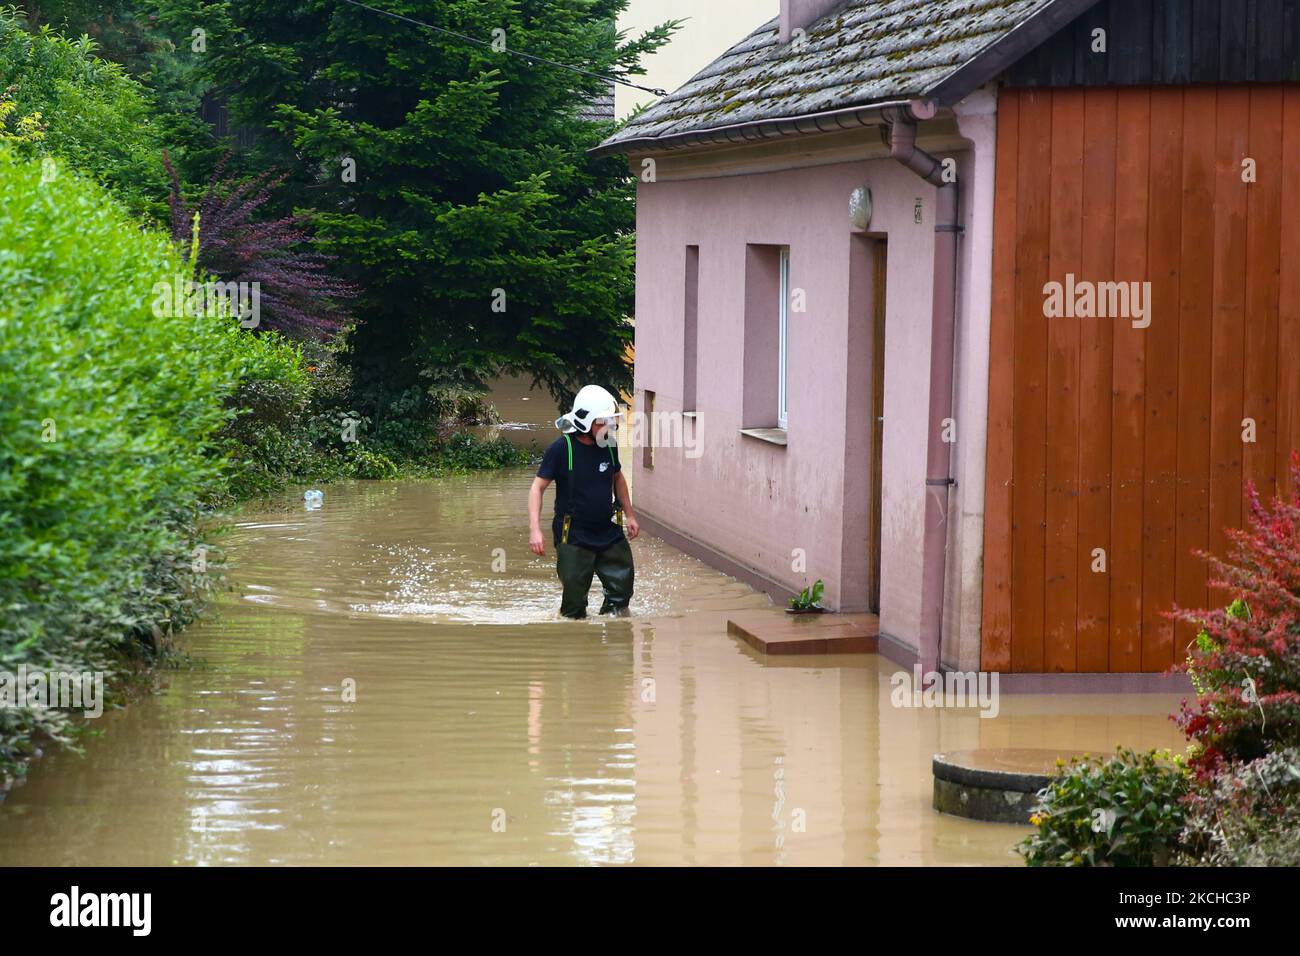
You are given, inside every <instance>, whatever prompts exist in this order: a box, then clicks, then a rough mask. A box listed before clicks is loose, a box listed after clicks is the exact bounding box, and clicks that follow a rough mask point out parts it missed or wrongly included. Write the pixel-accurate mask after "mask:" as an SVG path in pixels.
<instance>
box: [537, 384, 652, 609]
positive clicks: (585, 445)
mask: <svg viewBox="0 0 1300 956" xmlns="http://www.w3.org/2000/svg"><path fill="white" fill-rule="evenodd" d="M622 414H623V413H622V412H620V411H619V410H618V403H617V402H616V401H615V400H614V396H613V395H611V394H609V392H607V391H605V389H603V388H601V387H600V386H599V385H587V386H584V387H583V389H582V391H580V392H578V395H577V397H576V398H574V400H573V411H571V412H569V414H567V415H562V416H561V417H559V418H557V419H556V420H555V427H556V428H558V429H559V430H560V431H561V432H563V434H562V435H561V436H560V437H559V438H557V439H556V440H555V441H553V442H551V445H550V447H549V448H547V449H546V453H545V454H544V455H543V456H542V464H541V467H539V468H538V469H537V477H536V478H534V479H533V486H532V488H530V489H529V491H528V524H529V533H528V545H529V547H531V548H532V549H533V553H534V554H545V553H546V539H545V538H543V537H542V524H541V515H542V493H543V492H544V491H546V488H547V486H548V485H549V484H550V483H551V482H552V481H554V482H555V519H554V521H552V522H551V532H552V536H553V537H554V539H555V570H556V572H557V573H558V574H559V575H560V583H561V584H563V586H564V596H563V597H562V598H561V600H560V613H561V614H562V615H564V616H565V617H586V616H587V592H588V591H589V590H590V589H591V576H592V574H595V575H597V576H598V577H599V578H600V583H601V585H602V586H603V587H604V589H605V600H604V603H602V604H601V606H600V613H601V614H620V615H622V614H627V613H628V609H627V605H628V602H629V601H631V600H632V576H633V571H632V547H631V546H630V545H629V544H628V543H627V542H628V538H635V537H636V536H637V535H638V534H639V533H640V532H641V526H640V525H639V524H638V523H637V520H636V515H634V514H633V513H632V496H631V495H630V494H628V490H627V479H626V478H624V477H623V468H622V466H621V465H620V464H619V461H618V447H617V445H618V441H617V438H616V436H615V433H614V427H613V426H614V419H616V418H619V417H621V416H622ZM615 499H617V501H618V514H619V522H618V523H617V524H616V523H615V521H614V513H615V505H614V501H615ZM624 519H626V521H627V536H626V537H624V535H623V528H622V523H623V520H624Z"/></svg>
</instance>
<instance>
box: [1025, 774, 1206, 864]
mask: <svg viewBox="0 0 1300 956" xmlns="http://www.w3.org/2000/svg"><path fill="white" fill-rule="evenodd" d="M1188 781H1189V775H1188V772H1187V770H1186V768H1185V767H1184V766H1183V764H1182V761H1181V759H1180V758H1177V757H1171V755H1170V754H1169V752H1168V751H1164V752H1162V753H1156V752H1149V753H1142V754H1139V753H1136V752H1134V751H1132V750H1127V749H1124V748H1118V749H1117V750H1116V753H1115V756H1114V757H1111V758H1110V759H1108V760H1104V761H1100V762H1098V761H1093V760H1077V761H1074V762H1071V763H1070V764H1069V765H1063V766H1062V768H1061V770H1060V772H1059V773H1058V774H1057V776H1055V777H1054V778H1053V779H1052V780H1051V782H1050V783H1049V784H1048V785H1047V787H1046V788H1045V789H1043V790H1040V791H1039V793H1038V804H1037V805H1036V806H1035V807H1034V809H1033V814H1032V816H1031V817H1030V822H1031V823H1033V824H1034V826H1035V827H1036V829H1035V832H1034V833H1032V834H1031V835H1030V836H1029V837H1027V838H1026V839H1025V841H1024V842H1023V843H1021V844H1020V846H1019V847H1018V849H1019V851H1020V854H1021V855H1022V856H1023V857H1024V858H1025V862H1026V863H1028V864H1029V865H1030V866H1157V865H1165V864H1167V863H1169V862H1170V861H1171V860H1172V859H1173V858H1174V857H1175V855H1176V854H1177V853H1178V851H1179V848H1180V845H1181V844H1180V834H1181V832H1182V829H1183V824H1184V821H1185V817H1186V811H1185V809H1184V807H1183V805H1182V802H1181V801H1182V799H1183V797H1184V796H1185V795H1186V793H1187V790H1188Z"/></svg>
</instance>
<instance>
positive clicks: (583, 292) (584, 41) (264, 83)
mask: <svg viewBox="0 0 1300 956" xmlns="http://www.w3.org/2000/svg"><path fill="white" fill-rule="evenodd" d="M627 2H628V0H438V2H434V0H374V3H373V4H372V5H373V6H377V7H382V8H383V9H385V10H388V11H390V12H393V13H398V14H402V15H405V16H409V17H412V18H415V19H418V20H422V21H424V22H426V23H430V24H433V25H435V26H438V27H442V28H444V29H446V30H450V31H455V32H456V33H460V34H465V35H467V36H470V37H473V38H476V39H479V40H481V41H483V43H484V44H489V45H480V44H477V43H473V42H470V41H468V40H466V39H462V38H458V37H455V36H452V35H449V34H447V33H440V32H436V31H432V30H428V29H424V28H422V27H419V26H416V25H413V24H411V23H407V22H400V21H396V20H393V19H390V18H388V17H383V16H380V15H378V14H376V13H373V12H371V11H368V10H364V9H360V8H358V7H356V6H354V5H351V4H348V3H346V2H344V0H215V2H207V0H163V8H162V9H163V16H162V22H163V23H164V24H165V25H166V26H167V27H168V28H169V29H170V30H171V31H172V32H173V33H174V34H175V38H176V42H177V44H178V45H180V44H181V43H184V44H185V46H186V47H187V48H201V49H199V52H197V53H196V55H197V56H198V57H199V59H200V61H201V63H202V69H203V70H204V71H205V72H206V74H207V76H208V78H209V79H210V80H211V81H212V83H213V84H214V88H215V90H216V91H217V92H219V93H220V94H221V95H223V96H224V97H225V98H226V99H227V101H228V104H229V108H230V113H231V118H232V123H237V124H239V125H241V126H244V127H249V128H252V129H253V130H255V136H254V146H253V147H252V158H253V159H254V161H255V163H256V164H258V165H261V166H264V167H266V168H271V167H274V168H277V169H287V170H290V171H291V173H290V179H289V180H288V182H287V183H286V187H285V192H286V194H287V195H288V196H289V197H290V200H291V201H292V202H293V203H294V204H295V205H296V206H297V207H298V208H309V209H312V210H315V225H316V236H317V238H318V241H319V242H320V244H321V248H322V249H324V250H325V251H327V252H331V253H333V254H335V255H337V256H338V257H339V259H340V260H341V261H342V262H343V263H344V264H345V267H346V269H347V271H348V273H349V276H348V277H349V278H350V279H352V280H353V281H354V282H355V283H356V285H357V286H359V287H360V289H361V290H362V291H361V295H360V297H359V298H358V300H357V301H356V302H355V303H353V312H354V314H355V315H356V316H357V317H358V324H357V328H356V329H355V330H354V332H353V334H352V337H351V340H350V342H351V352H352V362H353V369H354V372H355V375H356V380H357V382H358V385H359V387H360V388H361V392H360V396H359V397H360V398H361V400H362V401H363V402H365V403H366V404H369V405H371V407H373V408H375V409H376V410H381V409H382V408H383V407H384V406H386V405H388V404H390V403H392V402H394V401H396V400H398V398H399V396H403V401H404V403H405V402H409V396H410V395H411V393H412V391H413V390H416V389H419V390H422V391H427V390H428V389H429V388H430V387H431V386H432V387H437V386H441V385H457V384H466V383H474V382H478V381H481V380H482V379H483V378H485V377H487V376H490V375H492V374H495V373H497V372H500V371H525V372H530V373H532V374H534V375H535V376H537V378H538V379H540V380H541V381H542V382H543V383H545V384H546V385H547V386H548V387H549V388H550V389H551V390H552V391H553V392H554V393H556V394H557V395H559V394H560V393H563V392H565V391H568V390H569V389H571V388H573V387H574V386H575V384H578V383H581V382H584V381H588V380H595V381H601V382H604V383H607V384H609V385H612V386H616V387H617V386H626V385H627V384H628V383H629V374H628V370H627V367H626V364H625V361H624V356H625V352H626V349H627V344H628V342H629V341H630V337H631V330H630V327H629V325H628V320H629V317H630V315H631V312H632V304H633V250H634V247H633V238H632V229H633V225H634V216H633V189H634V183H633V181H632V178H631V176H630V175H629V173H628V168H627V165H626V160H624V159H622V158H610V159H601V160H593V159H591V158H590V157H589V156H588V155H587V152H586V151H587V150H588V149H590V148H591V147H592V146H594V145H596V144H597V143H598V142H599V141H600V140H601V139H602V138H603V137H604V136H606V135H608V134H609V132H610V130H611V128H612V126H611V124H610V123H609V122H593V121H591V120H590V119H587V118H584V117H583V113H584V112H585V111H587V110H588V108H589V106H590V104H591V103H592V101H593V99H595V98H597V97H599V96H601V95H602V94H607V93H608V89H609V87H608V84H607V82H606V81H604V80H602V79H600V78H599V77H598V76H590V75H584V74H581V73H576V72H572V71H568V70H564V69H560V68H557V67H555V66H549V65H542V64H537V63H532V62H529V61H528V60H526V59H524V58H522V57H519V56H514V55H512V54H511V53H509V52H505V51H503V50H501V49H500V47H501V46H502V45H503V44H504V46H505V47H507V48H508V49H509V50H513V51H519V52H523V53H527V54H531V55H533V56H537V57H544V58H546V59H549V60H554V61H558V62H561V63H565V64H570V65H572V66H576V67H579V68H581V69H583V70H586V71H589V72H590V73H593V74H604V75H610V74H612V75H618V76H629V75H636V74H637V73H639V72H640V71H639V69H638V67H637V62H638V60H639V58H640V57H641V56H642V55H644V54H645V53H647V52H649V51H652V50H654V49H656V48H658V47H659V46H662V45H663V44H664V43H666V42H667V41H668V38H669V36H670V35H671V33H672V32H673V31H674V30H675V28H676V24H675V23H666V24H663V25H662V26H660V27H658V28H656V29H654V30H652V31H649V32H647V33H646V34H645V35H643V36H641V37H639V38H636V39H631V40H629V39H628V38H627V37H624V36H621V35H618V34H617V33H616V31H615V29H614V26H613V24H614V22H615V19H616V17H617V15H618V14H619V13H620V12H621V11H622V9H623V8H624V7H625V6H626V4H627ZM196 30H197V31H201V33H195V31H196ZM494 40H495V41H496V44H495V46H496V48H494V47H493V46H492V45H490V44H492V43H493V41H494ZM381 414H382V411H381Z"/></svg>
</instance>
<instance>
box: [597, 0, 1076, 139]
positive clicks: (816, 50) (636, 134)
mask: <svg viewBox="0 0 1300 956" xmlns="http://www.w3.org/2000/svg"><path fill="white" fill-rule="evenodd" d="M1055 2H1057V0H849V2H846V3H844V4H842V5H840V6H839V7H837V8H835V9H833V10H832V11H831V12H829V13H828V14H826V15H825V16H823V17H821V18H820V19H818V20H815V21H814V22H813V23H812V24H810V25H809V26H807V27H806V28H805V31H806V38H805V39H804V41H803V42H801V43H799V44H795V43H780V42H778V37H777V31H778V19H779V18H776V17H774V18H772V19H771V20H769V21H768V22H767V23H765V24H763V25H762V26H760V27H759V28H758V29H756V30H755V31H754V32H753V33H751V34H750V35H749V36H747V37H745V38H744V39H743V40H741V41H740V42H739V43H737V44H736V45H735V46H733V47H731V49H729V50H728V51H727V52H726V53H724V54H723V55H722V56H720V57H718V58H717V59H716V60H714V61H713V62H712V63H710V64H709V65H708V66H706V67H705V68H704V69H702V70H700V72H699V73H697V74H695V76H694V77H692V78H691V79H690V80H689V81H687V83H686V84H684V85H683V86H681V87H680V88H679V89H677V90H676V91H674V92H672V93H670V94H669V95H668V96H665V97H664V98H663V99H661V100H660V101H659V102H658V103H656V104H654V105H653V106H651V107H650V108H649V109H647V110H645V111H644V112H642V113H641V114H639V115H637V116H636V117H634V118H633V119H632V120H631V121H630V122H629V123H628V124H627V125H626V126H624V127H623V128H622V129H620V130H619V131H618V132H617V133H615V134H614V135H613V136H611V137H609V138H608V139H607V140H605V142H604V143H602V144H601V146H600V147H599V149H600V150H601V151H602V152H605V151H614V150H615V149H616V148H617V147H618V146H619V144H624V143H628V142H629V141H631V140H644V139H647V138H656V139H657V138H666V137H674V136H677V135H679V134H683V133H695V132H700V131H705V130H710V129H715V128H718V127H724V126H732V125H735V124H741V123H750V122H756V121H762V120H779V119H787V118H788V119H793V118H796V117H801V116H808V115H811V114H816V113H822V112H826V111H830V110H836V109H841V108H845V107H851V106H869V105H871V104H873V103H882V102H888V101H891V100H900V99H911V98H922V97H926V96H928V95H929V94H930V93H931V92H932V91H933V90H935V89H936V88H938V87H939V86H940V85H941V84H942V83H943V82H944V80H946V79H948V78H949V77H951V76H952V75H953V74H954V73H956V72H957V71H958V70H959V69H960V68H961V67H963V66H965V65H966V64H968V63H970V62H971V61H972V60H974V59H975V58H976V57H977V56H978V55H979V54H980V53H981V52H983V51H985V50H987V49H988V48H989V47H991V46H992V45H993V44H995V43H997V42H998V41H1000V40H1002V39H1003V38H1005V37H1007V36H1008V34H1010V33H1011V32H1012V31H1013V30H1015V28H1016V27H1018V26H1020V25H1021V24H1023V23H1025V22H1026V21H1027V20H1028V19H1029V18H1031V17H1033V16H1034V15H1035V14H1036V13H1039V12H1040V11H1042V10H1044V9H1045V8H1047V7H1049V6H1051V5H1052V4H1053V3H1055Z"/></svg>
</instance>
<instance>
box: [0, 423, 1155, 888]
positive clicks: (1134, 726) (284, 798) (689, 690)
mask: <svg viewBox="0 0 1300 956" xmlns="http://www.w3.org/2000/svg"><path fill="white" fill-rule="evenodd" d="M548 407H549V406H548ZM530 480H531V471H530V470H528V469H511V470H508V471H505V472H500V473H493V474H487V475H473V476H468V477H455V478H448V479H444V480H436V481H419V482H388V483H374V482H358V483H353V484H346V485H339V486H330V487H327V488H326V489H325V499H324V506H323V507H322V508H321V509H320V510H318V511H311V512H307V511H304V510H302V506H301V503H300V502H296V498H295V495H293V494H290V495H286V500H288V501H293V502H295V503H294V504H293V505H292V507H291V508H290V509H289V510H281V511H278V512H272V513H265V514H260V513H245V514H243V515H242V516H241V518H240V520H239V521H238V523H237V525H236V527H235V529H234V530H233V532H231V533H230V534H228V535H226V536H225V537H224V539H223V540H222V542H221V543H222V546H223V547H224V548H225V549H226V552H227V554H228V556H229V559H230V563H231V565H232V567H231V570H230V572H229V576H228V582H229V585H230V587H231V590H229V591H228V592H227V593H225V594H223V595H222V597H221V599H220V600H219V601H218V602H217V605H216V607H215V608H214V609H213V612H212V614H211V615H210V617H209V618H208V619H207V620H206V621H204V622H203V623H202V624H200V625H198V626H196V627H194V628H191V629H190V630H189V631H188V632H187V633H186V634H185V635H184V637H183V639H182V649H183V650H184V651H186V652H187V653H188V654H190V655H191V656H192V657H193V659H194V663H193V666H190V667H187V668H184V669H182V670H180V671H178V672H175V673H173V674H171V675H169V676H168V677H167V679H166V683H167V686H166V689H165V690H164V691H163V692H162V693H160V694H158V695H155V696H153V697H149V698H146V699H143V700H140V701H137V702H136V703H134V704H132V705H131V706H130V707H128V708H127V709H126V710H124V711H121V712H116V713H110V714H107V715H105V717H104V718H102V719H101V720H100V721H98V727H97V729H98V730H100V731H102V733H101V734H99V735H97V736H95V737H93V738H91V739H89V740H88V741H86V746H85V751H86V752H85V755H84V756H78V755H74V754H67V753H58V754H54V755H52V756H50V757H47V758H46V759H43V760H41V761H38V762H37V763H36V765H35V766H34V767H33V768H32V771H31V775H30V780H29V781H28V782H27V783H26V784H25V785H23V786H21V787H19V788H18V789H16V790H15V791H14V792H13V793H11V794H10V796H9V798H8V800H7V802H6V803H4V804H3V805H0V865H6V866H8V865H27V864H44V865H50V864H80V865H87V864H90V865H94V864H106V865H107V864H116V865H167V864H174V863H177V864H233V863H246V864H272V863H289V864H430V863H434V864H480V863H482V864H512V865H532V864H540V865H552V864H572V863H640V864H742V863H743V864H760V865H771V864H783V863H784V864H874V863H886V864H975V863H982V864H990V863H991V864H1011V865H1014V864H1016V863H1017V862H1018V858H1017V857H1016V856H1015V855H1014V853H1013V852H1012V846H1013V844H1014V843H1015V842H1016V841H1017V840H1019V839H1020V838H1021V837H1022V836H1023V834H1024V833H1025V832H1026V831H1025V829H1024V828H1020V827H1011V826H1001V825H994V824H980V823H973V822H969V821H965V820H960V819H956V818H952V817H944V816H940V815H939V814H936V813H934V812H933V811H932V810H931V809H930V787H931V777H930V758H931V755H932V754H933V753H934V752H935V751H937V750H944V749H957V748H966V747H977V746H985V747H988V746H1005V747H1039V746H1065V747H1072V748H1081V749H1092V750H1096V751H1101V750H1109V749H1110V748H1111V747H1113V745H1114V744H1115V743H1117V742H1120V741H1123V742H1125V743H1128V744H1132V745H1140V746H1165V745H1175V746H1176V745H1178V744H1179V740H1180V738H1179V736H1178V734H1177V732H1176V730H1175V729H1174V728H1173V727H1172V725H1171V724H1170V723H1169V721H1168V720H1167V719H1166V716H1165V715H1166V714H1167V713H1168V712H1169V711H1170V710H1172V709H1173V707H1174V706H1175V704H1176V701H1175V700H1174V699H1172V698H1169V697H1153V696H1145V697H1143V696H1132V697H1111V696H1100V695H1094V696H1077V697H1061V696H1057V697H1052V698H1045V697H1034V696H1013V695H1003V697H1002V704H1001V714H1000V715H999V717H998V718H996V719H992V720H982V719H980V718H979V717H978V714H977V712H975V711H948V712H943V711H934V710H929V711H926V710H907V709H896V708H894V707H892V706H891V705H890V701H889V689H890V685H889V677H890V675H891V674H892V673H894V672H895V671H896V670H897V668H896V666H895V665H893V664H892V663H890V662H889V661H887V660H885V659H883V658H879V657H876V656H874V655H861V656H857V655H853V656H839V657H835V658H820V657H812V658H798V659H785V660H780V661H774V662H772V663H768V662H765V661H764V660H763V659H762V658H761V657H759V656H757V655H756V654H755V653H753V652H752V651H750V650H749V649H748V648H747V647H746V646H745V645H743V644H742V643H740V642H738V641H737V640H735V639H733V638H730V637H728V636H727V634H726V613H727V612H728V611H730V610H734V609H738V608H752V607H762V606H766V605H767V603H768V602H767V599H766V597H764V596H763V595H760V594H757V593H755V592H753V591H751V590H750V589H749V588H747V587H746V586H744V585H741V584H739V583H737V582H736V581H734V580H732V579H730V578H727V577H725V576H723V575H721V574H718V573H717V572H714V571H712V570H710V569H708V568H707V567H705V566H704V565H702V564H700V563H698V562H697V561H695V560H693V559H691V558H688V557H686V556H684V555H682V554H681V553H680V552H677V551H675V550H673V549H672V548H670V547H668V546H667V545H665V544H663V543H662V542H659V541H657V540H655V539H649V538H642V539H641V540H639V541H637V542H636V543H635V544H634V546H633V547H634V551H635V554H636V560H637V572H638V580H637V597H636V599H635V600H634V602H633V610H634V612H635V616H634V617H633V618H630V619H620V620H607V621H597V620H591V621H585V622H561V621H558V620H557V619H556V616H555V608H556V606H557V605H558V590H557V588H556V585H555V579H554V569H553V566H552V564H551V563H550V559H551V557H552V556H551V553H550V548H549V546H548V554H547V558H546V559H542V558H536V557H534V556H533V555H532V554H531V553H529V551H528V546H527V521H526V519H525V517H524V503H525V495H526V490H527V487H528V484H529V481H530ZM548 507H549V498H548ZM503 562H504V563H503ZM350 687H352V688H355V695H354V697H355V699H352V695H350V694H349V693H348V688H350Z"/></svg>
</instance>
